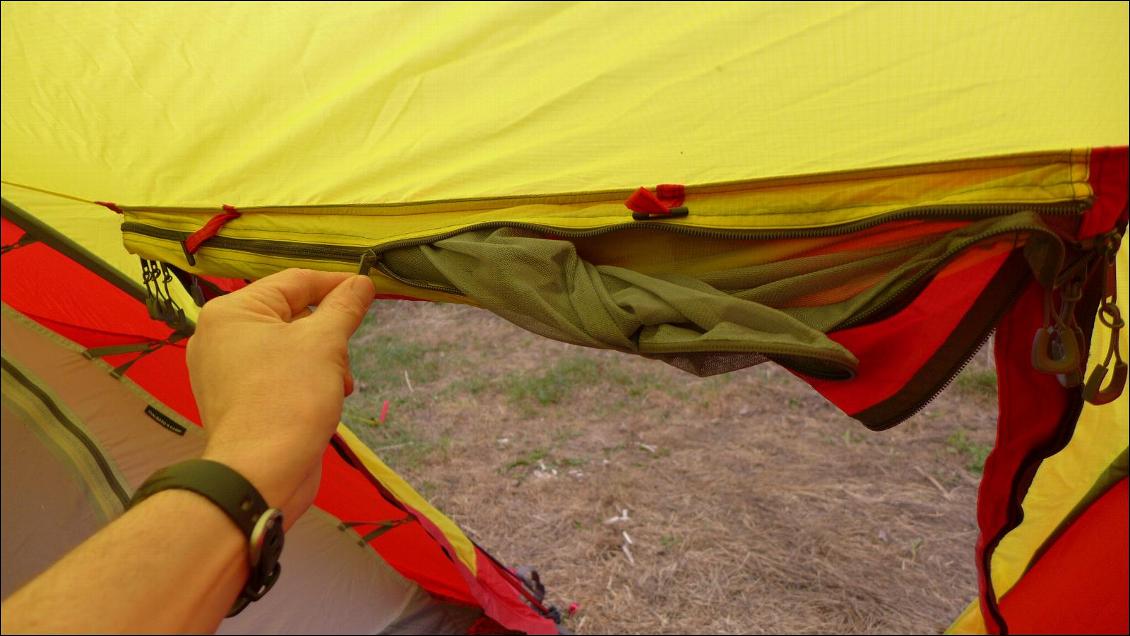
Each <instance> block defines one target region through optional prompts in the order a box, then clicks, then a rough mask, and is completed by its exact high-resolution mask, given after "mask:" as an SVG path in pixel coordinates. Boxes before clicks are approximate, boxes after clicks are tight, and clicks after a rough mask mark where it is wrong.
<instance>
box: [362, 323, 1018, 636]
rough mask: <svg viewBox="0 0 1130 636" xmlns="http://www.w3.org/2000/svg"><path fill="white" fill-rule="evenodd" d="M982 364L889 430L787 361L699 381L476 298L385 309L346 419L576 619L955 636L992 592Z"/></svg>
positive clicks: (371, 333) (989, 415) (371, 335)
mask: <svg viewBox="0 0 1130 636" xmlns="http://www.w3.org/2000/svg"><path fill="white" fill-rule="evenodd" d="M983 360H984V356H983V355H982V356H978V360H977V361H975V362H974V364H973V365H971V367H970V369H969V370H967V371H966V373H965V374H964V376H962V377H960V378H959V381H958V382H956V383H955V386H954V387H951V388H950V389H949V390H948V391H947V392H946V393H945V394H943V395H942V396H941V397H939V398H938V399H937V400H936V401H934V402H933V403H932V404H931V405H930V406H928V407H927V408H926V409H925V410H924V411H923V412H921V413H920V414H918V415H917V416H915V417H914V418H912V419H911V420H909V421H907V422H904V423H903V424H901V425H900V426H898V427H897V428H895V429H894V430H891V431H887V432H884V433H872V432H869V431H868V430H866V429H865V428H863V426H861V425H860V424H858V423H856V422H855V421H854V420H851V419H849V418H847V417H846V416H844V415H843V414H842V413H840V412H839V411H838V410H836V409H835V408H834V407H832V406H831V405H829V404H828V403H826V402H825V401H824V400H823V398H821V397H820V396H819V395H817V394H816V393H815V392H814V391H813V390H812V389H811V388H809V387H808V386H807V385H805V384H803V383H802V382H800V381H799V380H797V379H795V378H794V377H792V376H791V375H789V374H788V373H786V372H785V371H784V370H782V369H780V368H776V367H774V366H773V365H768V364H767V365H762V366H759V367H755V368H751V369H747V370H744V371H740V372H736V373H732V374H729V375H726V376H720V377H714V378H706V379H703V378H697V377H694V376H691V375H688V374H686V373H684V372H682V371H679V370H676V369H674V368H671V367H668V366H666V365H664V364H663V363H660V362H655V361H650V360H645V359H642V358H634V357H631V356H625V355H622V354H616V353H611V352H604V351H593V350H588V349H581V348H578V347H573V346H569V345H564V344H561V343H558V342H553V341H549V340H545V339H542V338H539V337H537V336H534V335H532V334H529V333H527V332H525V331H522V330H520V329H518V328H517V327H514V326H512V325H510V324H509V323H507V322H505V321H503V320H501V319H499V318H497V317H495V316H493V315H491V314H489V313H487V312H484V311H480V310H477V309H472V308H468V307H461V306H443V305H431V304H425V303H410V302H380V303H377V304H376V305H375V308H374V310H373V312H372V314H371V315H370V319H369V320H368V321H367V323H366V325H365V326H363V327H362V330H361V331H360V332H359V333H358V335H357V336H356V337H355V338H354V351H353V365H354V371H355V373H356V375H357V377H358V379H359V383H358V385H359V388H360V390H359V391H358V392H357V393H356V394H355V395H354V396H353V397H351V398H350V399H349V400H348V401H347V404H346V414H345V419H346V421H347V422H348V423H350V425H352V426H353V427H354V428H355V429H357V430H358V431H359V432H360V434H361V435H362V437H363V438H364V439H365V440H366V441H367V442H368V443H369V444H370V445H371V446H373V447H374V448H375V449H377V452H378V454H379V455H380V456H381V457H382V458H383V459H384V460H385V461H386V462H388V463H389V464H390V465H391V466H392V467H393V468H395V469H397V470H398V471H399V472H401V473H402V474H403V475H404V477H405V478H406V479H407V480H408V481H409V482H410V483H412V484H413V485H414V486H415V487H416V488H417V489H418V490H420V491H421V492H422V494H424V495H425V496H426V497H428V498H429V499H430V500H431V501H432V502H433V503H434V504H435V505H436V506H437V507H439V508H440V509H441V510H443V511H444V512H446V513H447V514H448V515H449V516H451V517H452V518H453V519H454V520H455V521H456V522H458V523H459V524H460V525H461V526H462V527H463V528H464V530H465V531H466V532H467V534H468V535H469V536H471V537H472V538H473V539H475V540H476V541H477V542H479V543H480V545H482V546H483V547H484V548H486V549H487V550H489V551H490V552H492V553H493V554H494V555H495V556H497V557H498V558H499V559H501V560H502V561H503V562H505V563H507V564H509V565H522V564H528V565H531V566H533V567H535V568H537V569H538V571H539V572H540V573H541V577H542V581H543V582H544V583H545V584H546V586H547V587H548V589H549V600H550V601H551V602H553V603H554V604H556V605H557V606H558V607H560V608H562V609H564V608H567V607H568V606H569V605H570V604H571V603H576V604H577V605H578V610H577V611H576V613H575V614H574V615H572V616H571V617H570V618H568V619H567V621H566V626H567V627H569V628H570V629H573V630H576V631H578V632H582V633H604V632H624V633H672V634H682V633H696V632H726V633H762V632H769V633H781V632H798V633H800V632H803V633H811V632H843V633H877V632H886V633H916V632H939V631H941V630H943V629H945V627H946V626H947V625H948V624H949V623H950V622H951V621H952V620H953V619H954V618H955V617H956V615H957V614H958V613H959V612H960V611H961V609H962V608H963V607H964V606H965V605H966V604H967V603H968V602H969V600H970V599H971V598H972V597H973V596H974V594H975V592H976V578H975V572H974V566H973V546H974V542H975V540H976V536H977V533H976V529H975V522H974V502H975V499H976V485H977V482H978V480H979V477H980V475H979V470H980V462H981V461H983V454H984V452H985V450H987V447H988V446H987V445H988V444H991V442H992V437H993V427H994V417H995V399H994V395H993V392H994V388H993V384H992V377H991V370H989V369H988V368H987V367H986V364H985V362H984V361H983ZM384 400H389V402H390V409H389V416H388V417H387V419H386V420H385V422H383V423H376V422H375V418H377V416H378V414H379V413H380V410H381V404H382V403H383V401H384ZM624 511H626V515H625V514H624ZM625 516H626V519H625V518H623V517H625ZM629 539H630V543H629ZM629 555H630V556H629Z"/></svg>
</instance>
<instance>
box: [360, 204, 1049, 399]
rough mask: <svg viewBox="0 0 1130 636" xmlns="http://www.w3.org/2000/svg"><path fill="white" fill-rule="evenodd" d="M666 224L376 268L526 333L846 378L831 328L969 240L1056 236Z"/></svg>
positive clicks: (992, 226) (900, 225)
mask: <svg viewBox="0 0 1130 636" xmlns="http://www.w3.org/2000/svg"><path fill="white" fill-rule="evenodd" d="M670 227H672V226H648V227H647V228H641V229H634V228H633V229H617V230H615V231H610V232H603V233H596V234H590V235H584V236H572V237H570V236H567V235H566V234H565V233H556V232H554V231H552V230H548V229H532V228H528V227H507V226H503V227H493V228H483V229H475V230H469V231H467V232H463V233H460V234H458V235H455V236H449V237H445V238H441V239H438V240H435V241H431V242H420V243H418V244H415V245H409V246H398V247H395V248H393V249H387V250H384V251H380V252H378V253H376V254H375V256H376V262H375V264H376V266H377V267H379V268H380V269H381V270H382V271H383V272H384V273H385V274H387V275H389V276H392V277H394V278H396V279H398V280H400V281H402V282H405V283H407V284H410V285H414V286H420V287H425V288H428V289H434V290H444V291H448V292H450V293H459V294H463V295H466V296H468V297H470V298H471V299H473V301H474V302H475V303H476V304H479V305H481V306H482V307H485V308H487V309H490V310H491V311H493V312H494V313H496V314H498V315H500V316H503V317H504V318H506V319H508V320H510V321H511V322H514V323H515V324H517V325H519V326H522V327H524V328H526V329H529V330H530V331H533V332H535V333H538V334H541V335H544V336H548V337H551V338H555V339H557V340H562V341H565V342H571V343H574V344H579V345H584V346H590V347H598V348H608V349H616V350H619V351H625V352H632V353H637V354H640V355H643V356H646V357H650V358H657V359H661V360H664V361H665V362H668V363H670V364H673V365H675V366H677V367H679V368H682V369H684V370H687V371H690V372H692V373H695V374H698V375H711V374H715V373H723V372H726V371H731V370H734V369H738V368H742V367H746V366H750V365H752V364H756V363H758V362H760V361H763V360H765V359H767V358H768V359H772V360H775V361H777V362H779V363H781V364H783V365H785V366H788V367H789V368H792V369H794V370H796V371H798V372H801V373H805V374H807V375H812V376H816V377H820V378H826V379H848V378H850V377H851V376H852V375H853V373H854V370H855V367H856V364H857V360H856V358H855V356H853V355H852V354H851V352H849V351H848V350H847V349H845V348H844V347H842V346H841V345H839V344H837V343H836V342H834V341H832V340H831V339H829V338H828V337H827V335H826V334H827V333H828V332H830V331H832V330H835V329H837V328H843V327H845V326H852V325H857V324H861V323H863V322H865V321H867V320H870V319H873V318H874V317H877V316H881V315H884V314H887V313H889V312H890V311H893V310H896V309H897V308H898V307H900V306H903V305H904V304H905V303H906V302H908V301H909V300H910V299H911V298H913V296H914V294H915V292H916V291H917V290H918V289H920V288H921V286H922V285H924V284H925V283H926V282H928V280H929V278H930V276H931V275H932V274H933V273H934V272H936V271H937V270H938V268H940V267H941V266H942V265H944V264H945V263H946V262H948V261H949V260H950V259H951V258H952V257H953V256H955V255H956V254H958V253H960V252H962V251H963V250H966V249H970V248H972V247H973V246H975V245H977V244H978V243H982V242H985V241H989V239H992V238H994V237H995V238H997V239H1000V240H1004V241H1006V242H1007V241H1008V240H1011V241H1012V242H1013V244H1014V245H1015V246H1019V245H1022V244H1023V243H1024V242H1025V241H1026V240H1027V239H1028V238H1029V237H1031V236H1033V235H1039V236H1043V237H1045V238H1046V237H1048V236H1052V237H1053V238H1054V235H1051V232H1050V231H1049V230H1048V229H1047V228H1046V227H1045V226H1044V225H1043V223H1042V222H1041V221H1040V219H1039V218H1038V216H1037V215H1035V214H1033V213H1018V214H1013V215H1010V216H1006V217H999V218H993V219H987V220H983V221H976V222H974V221H960V220H957V221H955V220H945V221H900V222H893V223H886V224H883V225H880V226H877V227H875V228H871V229H865V230H858V231H846V232H841V233H838V232H836V231H835V229H834V228H829V229H828V230H826V232H825V234H824V235H823V236H820V235H810V236H802V237H796V238H760V237H757V236H756V235H752V234H751V235H750V236H749V238H741V237H738V236H736V235H734V234H733V233H713V234H712V233H711V232H709V231H691V232H687V229H688V228H683V229H681V230H676V231H656V230H659V229H661V228H670ZM689 229H690V230H693V228H689ZM1002 237H1004V238H1003V239H1002ZM1009 237H1011V239H1010V238H1009ZM997 242H998V243H999V240H998V241H997Z"/></svg>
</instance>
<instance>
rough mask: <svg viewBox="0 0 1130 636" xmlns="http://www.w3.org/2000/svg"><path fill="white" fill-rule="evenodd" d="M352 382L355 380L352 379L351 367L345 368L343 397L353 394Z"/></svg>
mask: <svg viewBox="0 0 1130 636" xmlns="http://www.w3.org/2000/svg"><path fill="white" fill-rule="evenodd" d="M354 384H355V382H354V381H353V370H352V369H346V370H345V397H349V396H351V395H353V387H354Z"/></svg>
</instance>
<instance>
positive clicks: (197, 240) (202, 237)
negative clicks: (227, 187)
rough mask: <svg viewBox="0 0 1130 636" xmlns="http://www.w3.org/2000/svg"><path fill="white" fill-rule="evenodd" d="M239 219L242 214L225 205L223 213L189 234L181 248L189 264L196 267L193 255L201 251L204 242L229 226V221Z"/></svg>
mask: <svg viewBox="0 0 1130 636" xmlns="http://www.w3.org/2000/svg"><path fill="white" fill-rule="evenodd" d="M239 217H240V213H239V211H238V210H236V209H235V207H234V206H230V205H225V206H224V211H223V212H222V213H220V214H217V215H216V216H214V217H212V218H210V219H208V222H207V223H205V224H204V227H202V228H200V229H199V230H196V231H195V232H193V233H192V234H189V235H188V236H187V237H186V238H185V239H184V240H183V241H181V247H182V248H184V257H185V259H186V260H187V261H188V264H189V265H196V257H195V256H193V254H195V253H196V251H197V250H199V249H200V246H201V245H203V244H204V241H207V240H208V239H210V238H212V237H213V236H215V235H216V233H217V232H219V231H220V228H222V227H224V226H225V225H227V224H228V221H231V220H232V219H238V218H239Z"/></svg>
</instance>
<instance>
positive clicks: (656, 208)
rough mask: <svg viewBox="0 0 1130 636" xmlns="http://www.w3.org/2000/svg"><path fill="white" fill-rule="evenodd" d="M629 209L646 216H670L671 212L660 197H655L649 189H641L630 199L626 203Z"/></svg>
mask: <svg viewBox="0 0 1130 636" xmlns="http://www.w3.org/2000/svg"><path fill="white" fill-rule="evenodd" d="M624 205H626V206H628V209H629V210H631V211H632V212H642V213H644V214H670V213H671V210H670V209H669V208H668V207H667V206H665V205H663V202H662V201H660V200H659V197H657V196H655V195H654V194H653V193H652V192H651V190H648V189H647V188H640V189H639V190H636V191H635V192H633V193H632V196H630V197H628V200H627V201H625V202H624Z"/></svg>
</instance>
